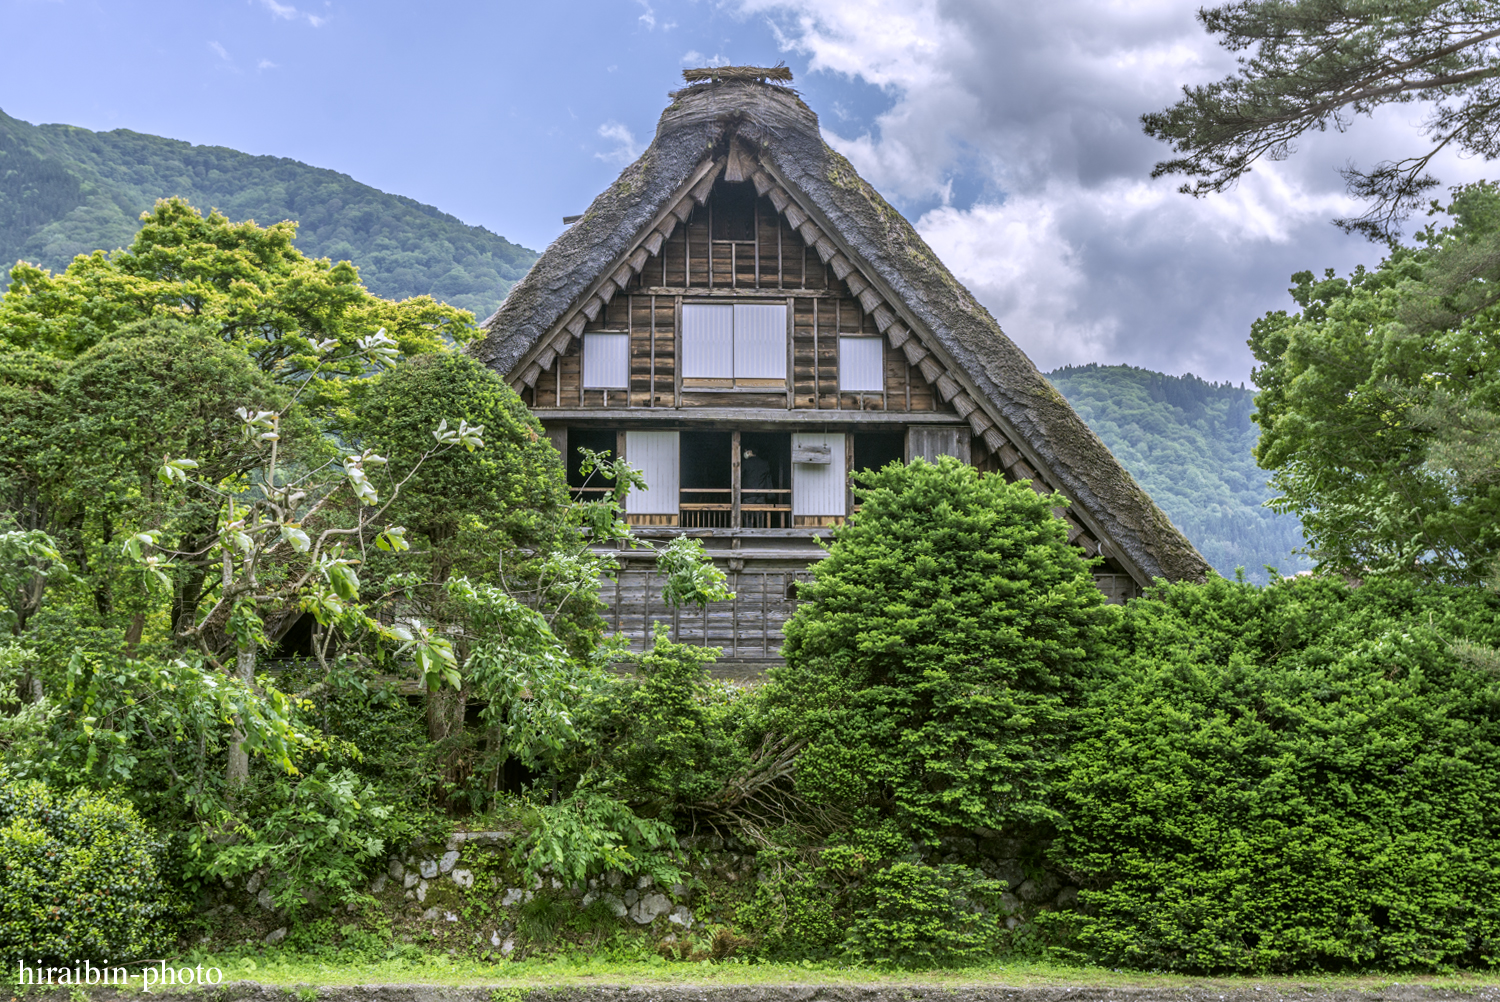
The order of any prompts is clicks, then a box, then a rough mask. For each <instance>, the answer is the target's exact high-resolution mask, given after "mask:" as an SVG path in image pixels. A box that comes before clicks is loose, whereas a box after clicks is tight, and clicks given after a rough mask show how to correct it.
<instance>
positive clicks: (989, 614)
mask: <svg viewBox="0 0 1500 1002" xmlns="http://www.w3.org/2000/svg"><path fill="white" fill-rule="evenodd" d="M856 492H857V496H858V498H859V500H860V509H859V511H858V512H857V513H856V514H855V515H854V517H853V518H851V519H850V522H849V524H848V525H847V526H846V527H844V528H842V529H840V530H839V531H838V532H837V533H836V535H835V542H834V545H833V548H832V550H831V552H830V553H829V556H828V558H827V559H825V560H823V561H821V562H820V563H819V564H818V565H817V567H816V570H815V575H816V576H815V580H814V582H813V583H812V585H811V586H808V587H807V588H806V589H805V590H799V593H798V597H799V599H802V600H803V601H802V603H801V604H799V606H798V608H797V612H796V614H795V615H794V616H793V618H792V619H791V620H790V621H789V622H788V624H787V626H786V638H787V639H786V646H785V648H784V652H785V655H786V665H785V667H783V668H777V669H773V673H772V682H771V686H770V691H769V692H768V694H767V695H768V700H769V702H770V704H771V706H772V707H773V708H774V711H773V712H774V716H773V722H774V724H775V726H776V728H777V729H779V730H780V731H781V732H782V733H788V734H795V735H797V736H798V737H800V738H801V739H802V740H803V741H805V742H806V747H805V749H804V750H803V751H802V753H801V757H800V759H799V761H798V763H797V770H796V782H797V789H798V791H799V792H801V793H803V794H804V795H806V796H807V797H809V798H811V799H814V800H820V801H823V802H825V803H831V804H836V805H839V806H841V807H844V808H846V809H856V808H859V807H864V806H872V807H877V808H879V809H880V810H881V811H882V812H883V813H885V814H886V815H887V816H889V817H894V818H896V819H899V821H900V822H901V823H902V824H904V825H907V826H909V827H910V829H912V830H913V831H915V832H917V833H919V834H922V835H924V836H927V835H935V834H939V833H942V832H943V831H945V830H947V829H950V828H955V827H962V828H968V829H973V828H978V827H987V828H992V829H1006V828H1011V829H1028V828H1032V827H1035V826H1045V825H1047V824H1050V823H1052V822H1053V821H1055V820H1056V818H1057V811H1056V806H1055V805H1054V803H1053V802H1052V797H1051V793H1050V784H1051V782H1052V780H1053V778H1054V777H1055V776H1056V775H1057V771H1058V769H1059V767H1060V762H1061V756H1062V753H1063V751H1064V750H1065V748H1066V746H1067V742H1068V739H1069V735H1070V734H1071V730H1072V727H1073V713H1074V710H1075V708H1076V706H1077V703H1078V699H1079V697H1080V694H1081V693H1082V691H1083V690H1084V689H1085V688H1086V687H1087V684H1088V682H1089V680H1090V679H1091V678H1092V676H1093V674H1094V672H1095V671H1096V670H1097V665H1096V660H1097V659H1098V658H1099V657H1100V655H1101V654H1102V653H1103V651H1104V649H1105V631H1106V628H1107V626H1108V624H1109V623H1110V622H1111V621H1112V618H1113V614H1112V612H1111V611H1110V610H1109V608H1108V607H1106V606H1105V605H1104V599H1103V597H1102V596H1101V595H1100V593H1099V590H1098V589H1097V588H1096V587H1095V586H1094V582H1093V578H1092V576H1091V574H1090V573H1089V564H1088V562H1087V561H1086V560H1085V559H1084V558H1083V557H1082V555H1080V554H1079V553H1078V552H1077V551H1076V550H1074V549H1073V548H1072V547H1070V546H1069V545H1068V542H1067V534H1066V531H1065V526H1064V524H1063V522H1062V521H1061V520H1059V519H1057V518H1055V517H1054V516H1053V509H1054V508H1056V507H1057V506H1059V505H1062V504H1065V503H1066V501H1065V500H1064V499H1063V498H1061V497H1060V496H1057V495H1039V494H1037V493H1035V492H1034V491H1032V490H1031V488H1030V486H1029V485H1028V484H1026V483H1017V484H1007V483H1006V482H1005V480H1004V479H1003V478H1002V477H1000V476H998V475H984V474H980V473H979V472H978V471H976V470H974V469H973V468H972V467H969V466H966V465H965V464H962V463H960V462H958V461H957V460H953V459H950V458H944V459H942V460H941V461H940V462H938V463H937V464H928V463H926V462H916V463H913V464H911V465H910V466H898V465H894V464H893V465H892V466H889V467H887V468H885V469H883V470H880V471H878V472H873V473H869V474H865V475H864V476H863V478H862V486H860V487H857V488H856Z"/></svg>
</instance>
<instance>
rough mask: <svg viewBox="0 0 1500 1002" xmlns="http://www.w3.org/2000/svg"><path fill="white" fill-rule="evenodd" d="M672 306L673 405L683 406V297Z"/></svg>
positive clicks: (678, 298) (679, 297)
mask: <svg viewBox="0 0 1500 1002" xmlns="http://www.w3.org/2000/svg"><path fill="white" fill-rule="evenodd" d="M673 303H674V305H673V307H672V406H673V407H681V406H682V297H681V296H674V297H673Z"/></svg>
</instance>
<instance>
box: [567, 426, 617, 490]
mask: <svg viewBox="0 0 1500 1002" xmlns="http://www.w3.org/2000/svg"><path fill="white" fill-rule="evenodd" d="M615 434H616V433H615V432H614V431H612V430H610V429H603V430H600V429H595V428H569V429H568V456H567V460H568V486H569V487H572V488H573V500H575V501H597V500H599V499H600V498H601V497H603V496H604V495H605V494H607V493H609V492H610V491H611V490H612V489H614V486H615V482H614V481H613V480H605V479H604V478H603V477H602V476H600V475H599V473H598V471H595V472H594V473H593V474H591V475H590V476H588V477H585V476H584V474H583V469H582V467H583V453H581V452H579V451H578V450H579V449H592V450H593V451H594V452H599V453H603V452H608V453H609V458H610V459H614V458H615V453H616V452H617V451H618V449H617V445H618V442H617V440H616V438H615Z"/></svg>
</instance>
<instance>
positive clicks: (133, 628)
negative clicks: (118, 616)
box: [125, 612, 146, 658]
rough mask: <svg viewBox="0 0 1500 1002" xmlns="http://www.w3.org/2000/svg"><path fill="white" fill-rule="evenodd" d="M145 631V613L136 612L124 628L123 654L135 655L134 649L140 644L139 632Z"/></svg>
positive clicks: (128, 656)
mask: <svg viewBox="0 0 1500 1002" xmlns="http://www.w3.org/2000/svg"><path fill="white" fill-rule="evenodd" d="M145 631H146V614H145V613H144V612H138V613H136V614H135V615H134V616H132V617H130V625H129V626H127V627H126V628H125V656H126V657H127V658H134V657H135V649H136V648H137V647H139V646H140V645H141V634H142V633H144V632H145Z"/></svg>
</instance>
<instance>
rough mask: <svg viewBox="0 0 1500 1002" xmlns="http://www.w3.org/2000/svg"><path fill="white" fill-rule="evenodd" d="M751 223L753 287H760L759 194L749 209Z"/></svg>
mask: <svg viewBox="0 0 1500 1002" xmlns="http://www.w3.org/2000/svg"><path fill="white" fill-rule="evenodd" d="M750 219H751V221H752V222H751V225H752V226H753V227H754V230H753V232H754V234H755V287H756V288H757V289H759V288H760V196H759V195H757V196H755V202H754V203H753V204H752V205H751V209H750Z"/></svg>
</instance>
